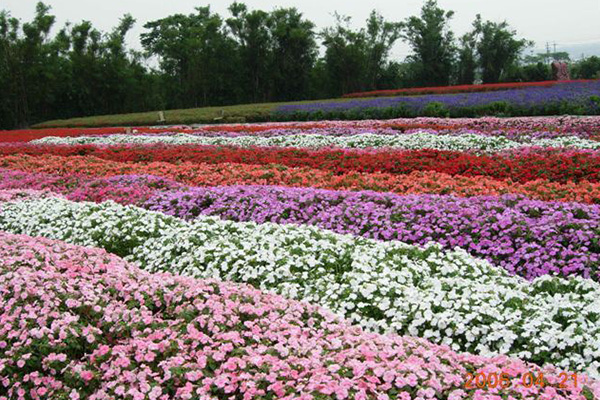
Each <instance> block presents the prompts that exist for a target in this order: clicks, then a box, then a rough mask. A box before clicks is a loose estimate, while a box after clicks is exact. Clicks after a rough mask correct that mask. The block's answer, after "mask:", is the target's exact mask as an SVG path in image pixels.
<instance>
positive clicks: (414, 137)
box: [31, 132, 600, 152]
mask: <svg viewBox="0 0 600 400" xmlns="http://www.w3.org/2000/svg"><path fill="white" fill-rule="evenodd" d="M31 143H33V144H41V145H74V144H92V145H120V144H165V145H214V146H236V147H238V146H239V147H257V146H258V147H272V146H274V147H299V148H320V147H340V148H359V149H364V148H382V147H383V148H395V149H405V150H422V149H434V150H447V151H475V152H483V151H485V152H499V151H504V150H510V149H516V148H522V147H549V148H573V149H592V150H598V149H600V142H598V141H594V140H590V139H582V138H579V137H577V136H565V137H559V138H552V139H535V138H530V137H528V136H526V135H523V136H522V137H521V138H520V140H519V141H514V140H510V139H507V138H505V137H502V136H485V135H477V134H472V133H464V134H459V135H440V134H436V133H429V132H417V133H407V134H403V135H379V134H375V133H359V134H356V135H351V136H334V135H319V134H300V135H282V136H273V137H261V136H256V135H253V136H238V137H233V138H231V137H222V136H217V137H206V136H199V135H190V134H186V133H179V134H173V135H119V134H116V135H104V136H78V137H66V138H61V137H53V136H48V137H45V138H42V139H37V140H34V141H32V142H31Z"/></svg>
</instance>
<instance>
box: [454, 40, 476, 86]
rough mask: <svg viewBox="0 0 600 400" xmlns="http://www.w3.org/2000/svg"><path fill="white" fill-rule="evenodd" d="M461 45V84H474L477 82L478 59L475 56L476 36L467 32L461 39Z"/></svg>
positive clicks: (459, 66) (459, 70) (459, 59)
mask: <svg viewBox="0 0 600 400" xmlns="http://www.w3.org/2000/svg"><path fill="white" fill-rule="evenodd" d="M460 43H461V46H460V48H459V50H458V71H457V73H458V76H457V83H458V84H459V85H472V84H473V83H474V82H475V71H476V69H477V60H476V58H475V38H474V36H473V34H471V33H467V34H465V35H464V36H463V37H462V38H461V39H460Z"/></svg>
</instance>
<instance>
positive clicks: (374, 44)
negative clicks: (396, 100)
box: [321, 11, 401, 96]
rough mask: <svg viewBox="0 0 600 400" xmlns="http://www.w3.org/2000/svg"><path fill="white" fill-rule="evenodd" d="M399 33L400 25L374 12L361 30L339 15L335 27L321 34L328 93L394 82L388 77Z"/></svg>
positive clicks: (382, 86) (375, 86) (347, 91)
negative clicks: (391, 52)
mask: <svg viewBox="0 0 600 400" xmlns="http://www.w3.org/2000/svg"><path fill="white" fill-rule="evenodd" d="M400 30H401V24H400V23H398V22H390V21H386V20H385V19H384V18H383V17H382V16H381V15H380V14H378V13H377V12H375V11H373V12H371V14H370V16H369V18H368V19H367V21H366V28H361V29H359V30H353V29H352V28H351V27H350V18H349V17H342V16H340V15H337V14H336V25H335V26H333V27H329V28H326V29H324V30H323V31H322V32H321V37H322V39H323V46H324V47H325V55H324V62H325V69H326V72H327V82H328V83H327V87H328V88H329V94H330V95H331V96H338V95H341V94H345V93H349V92H356V91H363V90H375V89H381V88H387V86H386V85H389V84H390V82H391V81H395V80H396V79H393V78H392V79H391V80H390V76H389V74H390V72H391V71H392V69H391V68H390V61H389V54H390V50H391V49H392V47H393V46H394V44H395V43H396V41H397V40H398V39H399V37H400Z"/></svg>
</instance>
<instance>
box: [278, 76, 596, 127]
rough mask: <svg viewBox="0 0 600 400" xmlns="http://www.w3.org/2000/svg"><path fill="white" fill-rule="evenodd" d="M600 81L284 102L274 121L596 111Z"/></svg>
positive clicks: (556, 113) (589, 112)
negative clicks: (500, 89)
mask: <svg viewBox="0 0 600 400" xmlns="http://www.w3.org/2000/svg"><path fill="white" fill-rule="evenodd" d="M599 113H600V80H592V81H589V82H570V83H560V84H557V85H554V86H551V87H530V88H526V89H511V90H502V91H494V92H481V93H458V94H447V95H444V94H430V95H424V96H398V97H379V98H373V99H344V100H343V101H342V100H340V101H314V102H306V103H301V104H286V105H282V106H279V107H277V108H276V109H275V110H274V111H273V115H272V117H271V118H273V119H277V118H279V119H283V120H285V119H289V120H300V121H301V120H307V119H314V120H318V119H373V118H381V119H388V118H397V117H414V116H449V117H478V116H483V115H502V116H511V117H516V116H532V115H561V114H572V115H598V114H599Z"/></svg>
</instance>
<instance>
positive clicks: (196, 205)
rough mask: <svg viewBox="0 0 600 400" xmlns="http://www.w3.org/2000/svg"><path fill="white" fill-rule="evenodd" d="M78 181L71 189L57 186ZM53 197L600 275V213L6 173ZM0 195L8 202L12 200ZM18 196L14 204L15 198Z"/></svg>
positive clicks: (537, 204)
mask: <svg viewBox="0 0 600 400" xmlns="http://www.w3.org/2000/svg"><path fill="white" fill-rule="evenodd" d="M64 181H69V182H71V183H72V186H70V187H66V186H64V185H62V184H56V182H64ZM3 188H10V189H12V190H13V191H14V190H15V189H25V190H26V191H29V190H31V189H44V190H53V191H55V192H56V193H61V194H63V195H64V196H65V197H66V198H67V199H69V200H73V201H94V202H102V201H107V200H113V201H116V202H118V203H120V204H125V205H127V204H134V205H138V206H140V207H143V208H147V209H150V210H154V211H160V212H163V213H166V214H168V215H174V216H177V217H179V218H183V219H186V220H191V219H194V218H196V217H198V216H199V215H212V216H218V217H220V218H223V219H228V220H233V221H254V222H257V223H264V222H274V223H284V224H287V223H293V224H300V225H302V224H309V225H315V226H318V227H321V228H325V229H329V230H332V231H335V232H337V233H343V234H353V235H357V236H363V237H367V238H372V239H378V240H386V241H389V240H399V241H402V242H405V243H409V244H421V245H423V244H427V243H428V242H430V241H434V242H436V243H439V244H442V245H443V246H444V247H445V248H450V249H451V248H454V247H461V248H463V249H465V250H467V251H468V252H469V253H470V254H472V255H475V256H478V257H483V258H486V259H487V260H489V261H490V262H491V263H492V264H494V265H497V266H501V267H503V268H505V269H506V270H508V271H509V272H511V273H517V274H519V275H521V276H524V277H526V278H529V279H531V278H533V277H537V276H541V275H545V274H548V273H552V274H559V275H565V276H566V275H570V274H580V275H583V276H585V277H590V276H592V277H595V276H597V275H598V262H599V254H598V253H600V247H599V244H598V236H600V208H599V206H588V205H585V204H581V203H548V202H542V201H532V200H528V199H526V198H524V197H521V196H515V195H504V196H502V197H473V198H457V197H454V196H438V195H433V196H432V195H419V196H415V195H413V196H399V195H394V194H390V193H376V192H345V191H328V190H319V189H312V188H298V189H292V188H285V187H276V186H233V187H231V186H225V187H208V188H190V189H187V188H185V187H183V186H182V185H181V184H177V183H175V182H173V181H169V180H165V179H164V178H158V177H154V176H150V175H122V176H113V177H110V178H97V179H94V178H91V177H86V176H75V175H70V176H66V177H64V179H57V177H56V176H53V175H50V174H42V173H38V174H30V173H22V172H18V171H12V170H0V189H3ZM2 193H3V192H2V191H0V198H1V197H2ZM9 198H10V197H9Z"/></svg>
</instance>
